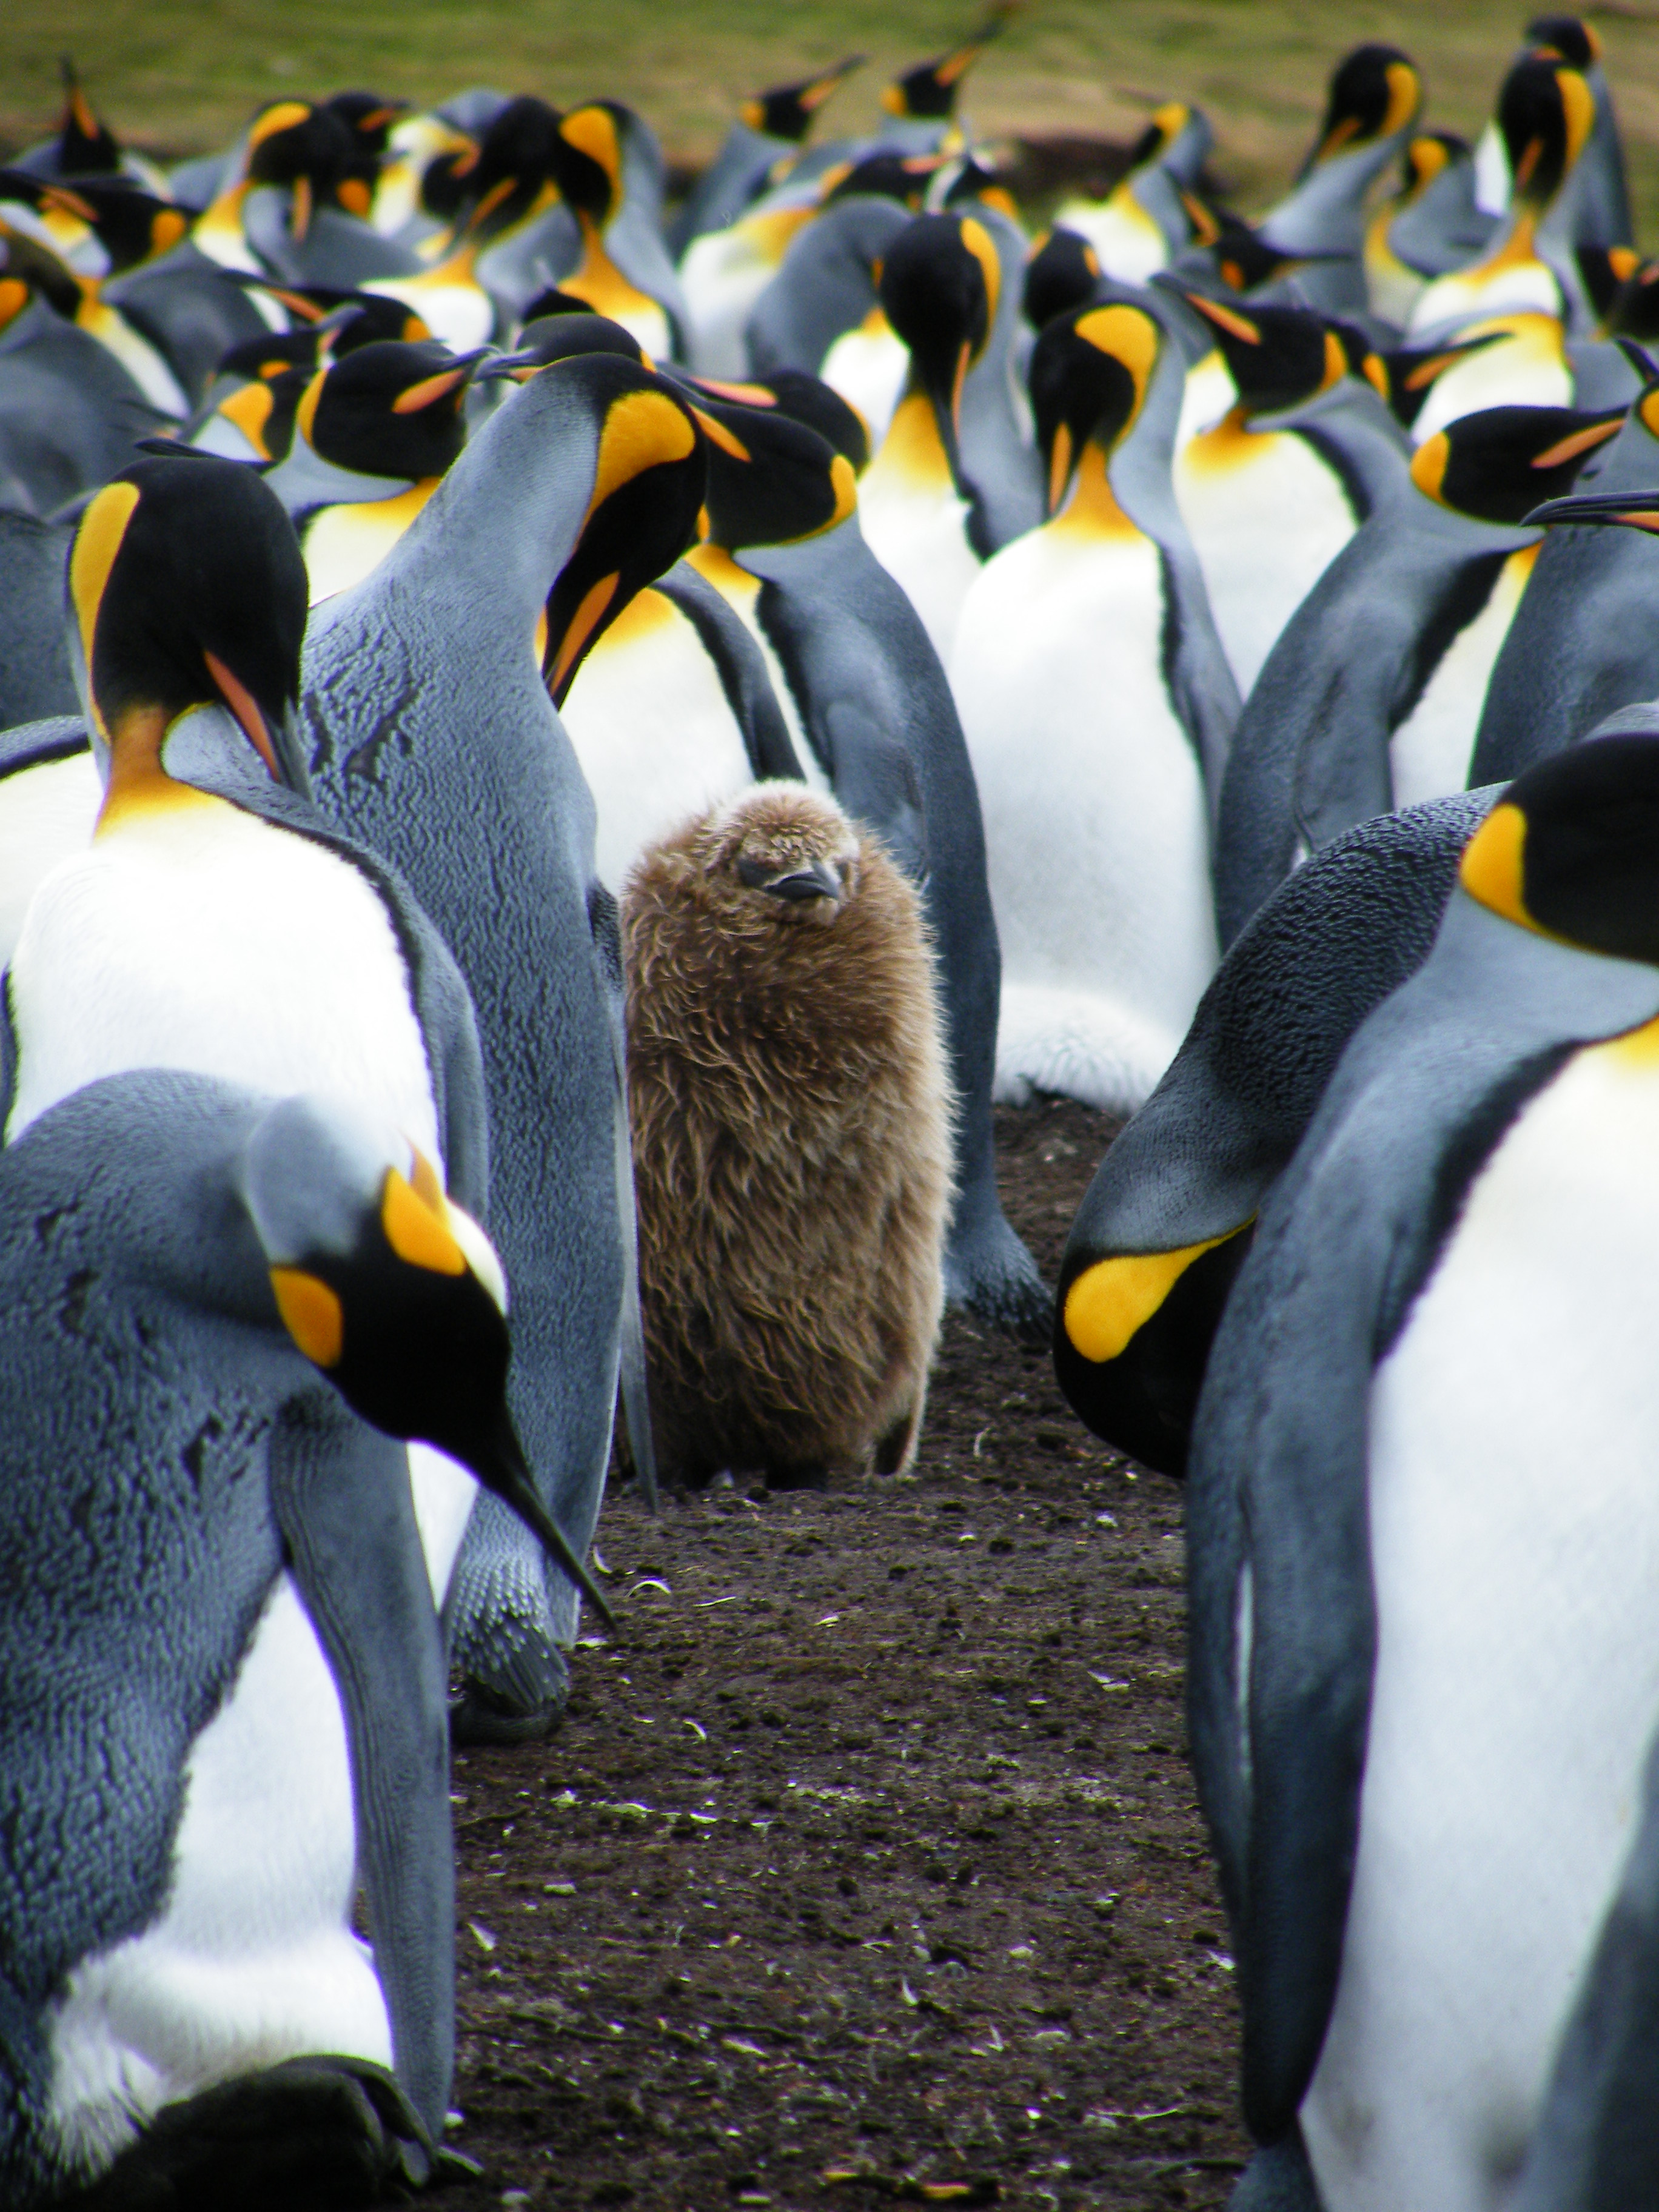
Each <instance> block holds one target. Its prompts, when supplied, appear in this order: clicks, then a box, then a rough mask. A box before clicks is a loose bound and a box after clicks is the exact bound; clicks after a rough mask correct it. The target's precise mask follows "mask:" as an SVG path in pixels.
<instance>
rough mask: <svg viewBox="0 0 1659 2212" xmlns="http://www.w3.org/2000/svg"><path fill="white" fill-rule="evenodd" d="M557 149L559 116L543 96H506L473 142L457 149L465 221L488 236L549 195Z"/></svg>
mask: <svg viewBox="0 0 1659 2212" xmlns="http://www.w3.org/2000/svg"><path fill="white" fill-rule="evenodd" d="M558 155H559V116H558V111H557V109H556V108H552V107H550V106H548V104H547V102H546V101H545V100H537V99H534V98H532V96H531V95H530V94H524V95H522V96H521V97H520V98H519V99H517V100H508V101H507V105H506V106H505V107H503V108H502V109H501V112H500V113H499V114H498V115H497V116H496V117H495V119H494V120H493V121H492V122H491V124H490V125H489V129H488V130H487V131H485V132H484V135H483V138H482V139H481V140H480V141H479V143H478V151H477V158H476V159H475V160H469V159H468V157H466V156H465V155H463V156H461V157H459V159H460V161H461V162H462V163H464V164H465V167H464V168H463V170H462V176H461V181H462V193H461V197H462V199H464V200H465V202H466V203H467V204H468V205H467V218H466V219H467V227H468V228H469V229H470V230H472V231H475V232H477V234H479V235H481V236H483V237H489V236H491V235H493V234H495V233H496V232H498V231H501V230H505V229H507V228H508V227H509V226H510V225H511V224H513V223H515V222H518V221H519V220H520V218H521V217H522V216H526V215H528V214H529V213H530V212H531V211H532V209H534V208H535V207H536V206H537V205H538V204H540V203H545V202H550V200H551V198H552V185H553V179H554V177H555V176H556V173H557V161H558Z"/></svg>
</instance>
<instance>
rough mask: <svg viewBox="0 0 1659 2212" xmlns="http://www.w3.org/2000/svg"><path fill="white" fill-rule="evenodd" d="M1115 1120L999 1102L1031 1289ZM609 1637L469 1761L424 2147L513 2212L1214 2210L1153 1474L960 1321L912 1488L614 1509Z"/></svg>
mask: <svg viewBox="0 0 1659 2212" xmlns="http://www.w3.org/2000/svg"><path fill="white" fill-rule="evenodd" d="M1109 1132H1110V1124H1109V1123H1108V1122H1106V1121H1103V1119H1102V1118H1101V1117H1100V1116H1098V1115H1092V1114H1090V1113H1088V1112H1086V1111H1085V1109H1082V1108H1080V1107H1077V1106H1073V1105H1069V1104H1062V1103H1040V1104H1037V1105H1035V1106H1032V1107H1030V1108H1027V1109H1021V1110H1019V1111H1018V1112H1012V1111H1010V1112H1005V1113H1004V1114H1002V1115H1000V1131H999V1134H1000V1148H1001V1154H1002V1161H1003V1188H1004V1195H1005V1200H1006V1204H1007V1207H1008V1211H1009V1213H1010V1215H1011V1217H1012V1219H1013V1220H1014V1222H1015V1223H1016V1224H1017V1225H1018V1227H1019V1229H1020V1230H1021V1231H1022V1232H1023V1233H1024V1235H1025V1236H1026V1237H1027V1238H1028V1239H1029V1240H1030V1243H1031V1245H1032V1248H1033V1249H1034V1250H1035V1251H1036V1255H1037V1257H1038V1259H1039V1260H1040V1261H1041V1262H1042V1265H1043V1267H1044V1268H1045V1270H1046V1271H1047V1272H1048V1273H1049V1274H1050V1276H1051V1277H1052V1273H1053V1271H1054V1266H1055V1263H1056V1261H1058V1258H1059V1255H1060V1245H1061V1243H1062V1242H1063V1240H1064V1237H1065V1233H1066V1228H1067V1226H1068V1225H1069V1224H1070V1221H1071V1218H1072V1215H1073V1211H1074V1209H1075V1207H1076V1205H1077V1201H1078V1200H1079V1197H1080V1196H1081V1194H1082V1193H1083V1190H1084V1189H1085V1186H1086V1184H1087V1182H1088V1179H1089V1176H1090V1175H1091V1173H1092V1171H1093V1169H1094V1166H1095V1163H1096V1161H1097V1158H1098V1157H1099V1155H1100V1152H1102V1150H1103V1148H1104V1144H1105V1141H1106V1139H1107V1137H1108V1135H1109ZM600 1549H601V1553H602V1554H603V1557H604V1559H605V1564H606V1565H607V1566H608V1567H609V1568H610V1570H611V1574H612V1577H613V1583H612V1586H613V1588H614V1589H616V1590H617V1592H618V1593H619V1595H620V1599H621V1602H622V1607H623V1611H624V1612H625V1613H626V1616H627V1637H626V1640H625V1642H623V1643H622V1644H616V1645H612V1646H610V1647H600V1646H589V1647H588V1648H586V1649H584V1650H582V1651H581V1652H580V1655H579V1663H578V1666H577V1668H576V1671H575V1689H574V1695H573V1697H572V1699H571V1703H570V1707H569V1712H568V1718H567V1720H566V1722H565V1725H564V1727H563V1729H562V1732H561V1733H560V1734H559V1735H556V1737H554V1738H553V1739H552V1740H551V1741H549V1742H547V1743H544V1744H539V1745H535V1746H532V1747H529V1748H527V1749H522V1750H516V1751H499V1752H495V1751H491V1752H480V1751H477V1750H473V1751H471V1752H468V1753H464V1754H463V1755H461V1756H460V1757H459V1759H457V1762H456V1771H455V1779H454V1790H455V1796H456V1804H455V1820H456V1830H457V1835H458V1838H459V1853H460V1921H459V1966H460V2021H459V2075H458V2081H457V2087H456V2095H455V2101H456V2104H457V2105H458V2106H459V2107H460V2109H461V2111H462V2112H463V2113H464V2116H465V2117H464V2118H463V2120H462V2121H461V2123H460V2124H459V2126H458V2127H456V2128H455V2129H454V2130H453V2131H452V2134H451V2137H450V2140H451V2141H452V2142H453V2143H454V2144H455V2145H456V2146H457V2148H459V2149H461V2150H464V2151H465V2152H466V2153H467V2154H469V2155H471V2157H473V2158H474V2159H477V2160H479V2161H480V2163H481V2164H482V2165H483V2167H484V2170H485V2179H484V2180H483V2181H481V2182H479V2183H477V2184H475V2185H471V2186H464V2187H462V2188H459V2189H457V2190H456V2191H453V2194H451V2195H450V2196H449V2197H447V2198H446V2200H445V2201H446V2202H447V2203H449V2204H451V2205H453V2207H455V2208H456V2212H473V2208H475V2207H478V2208H482V2207H483V2206H485V2205H491V2206H494V2205H498V2204H506V2205H509V2206H513V2205H522V2206H526V2207H542V2206H547V2207H555V2206H556V2207H559V2208H567V2207H568V2208H575V2207H578V2206H580V2207H586V2206H590V2205H593V2206H602V2205H616V2206H634V2207H636V2208H638V2212H714V2208H726V2207H730V2206H733V2205H757V2206H758V2205H771V2206H775V2207H778V2208H780V2212H783V2208H802V2207H806V2206H809V2205H811V2206H823V2207H825V2208H829V2212H841V2209H842V2208H845V2212H867V2208H872V2207H874V2206H877V2205H879V2204H882V2203H888V2202H890V2201H892V2200H894V2199H895V2198H899V2199H908V2200H913V2201H921V2202H937V2203H964V2204H967V2203H991V2202H994V2201H995V2202H1000V2203H1004V2204H1006V2205H1012V2206H1021V2207H1031V2208H1036V2207H1039V2206H1040V2207H1046V2208H1055V2212H1058V2208H1067V2212H1069V2208H1073V2207H1083V2206H1097V2205H1099V2206H1153V2207H1164V2206H1175V2205H1182V2206H1193V2207H1199V2206H1203V2207H1214V2206H1219V2205H1221V2204H1223V2203H1225V2199H1226V2197H1227V2194H1228V2191H1229V2190H1230V2188H1231V2185H1232V2182H1233V2179H1234V2178H1235V2176H1236V2174H1237V2171H1238V2167H1239V2165H1240V2163H1241V2160H1242V2158H1243V2151H1244V2144H1243V2138H1242V2136H1241V2134H1240V2131H1239V2129H1238V2126H1237V2121H1236V2118H1235V2117H1234V2101H1233V2081H1234V2050H1235V2040H1234V2039H1235V2033H1236V2029H1235V2014H1234V2007H1233V1998H1232V1987H1231V1960H1229V1959H1228V1957H1227V1955H1226V1940H1225V1923H1223V1921H1222V1918H1221V1917H1220V1910H1219V1906H1218V1901H1217V1898H1216V1892H1215V1887H1214V1882H1213V1880H1212V1875H1211V1871H1210V1866H1209V1862H1208V1859H1207V1857H1206V1852H1205V1849H1204V1844H1203V1840H1202V1833H1201V1830H1200V1823H1199V1818H1198V1814H1197V1810H1196V1808H1195V1805H1194V1796H1193V1789H1192V1783H1191V1779H1190V1778H1189V1775H1188V1770H1187V1766H1186V1764H1185V1761H1184V1759H1183V1757H1182V1706H1181V1670H1182V1613H1183V1600H1182V1542H1181V1535H1180V1500H1179V1496H1178V1493H1177V1492H1176V1488H1175V1486H1174V1485H1173V1484H1170V1483H1169V1482H1166V1481H1164V1480H1163V1479H1162V1478H1160V1477H1158V1476H1156V1475H1152V1474H1146V1473H1144V1472H1142V1473H1140V1474H1137V1473H1136V1471H1135V1470H1134V1469H1133V1468H1129V1467H1127V1466H1126V1465H1125V1464H1124V1463H1123V1462H1121V1460H1115V1459H1114V1458H1112V1457H1111V1456H1110V1455H1109V1454H1107V1453H1106V1452H1105V1451H1104V1450H1103V1449H1102V1447H1100V1446H1099V1445H1098V1444H1097V1443H1095V1442H1094V1440H1093V1439H1092V1438H1091V1437H1089V1436H1087V1435H1086V1433H1085V1431H1083V1430H1082V1429H1081V1428H1080V1427H1079V1425H1078V1424H1077V1422H1076V1421H1075V1419H1073V1416H1072V1415H1071V1413H1069V1411H1068V1410H1067V1409H1066V1407H1065V1405H1064V1402H1063V1401H1061V1399H1060V1396H1059V1394H1058V1392H1057V1391H1056V1389H1055V1388H1054V1378H1053V1370H1052V1368H1051V1366H1050V1363H1049V1360H1048V1355H1047V1353H1046V1352H1045V1353H1041V1354H1040V1353H1037V1352H1024V1351H1022V1350H1020V1349H1019V1348H1018V1347H1017V1346H1013V1345H1012V1344H1009V1343H1007V1342H1006V1341H1005V1340H1002V1339H1000V1338H999V1337H995V1336H992V1335H988V1334H981V1333H979V1332H978V1331H976V1330H975V1329H974V1328H970V1327H969V1326H967V1325H966V1324H964V1323H963V1322H962V1321H961V1320H960V1319H957V1318H952V1320H951V1322H950V1323H949V1324H948V1327H947V1331H946V1335H945V1346H944V1350H943V1353H942V1357H941V1358H940V1362H939V1369H938V1372H937V1374H936V1376H935V1379H934V1383H933V1401H932V1405H931V1407H930V1417H929V1420H928V1425H927V1436H926V1438H925V1441H924V1443H923V1447H922V1451H921V1460H920V1462H919V1465H918V1468H917V1470H916V1474H915V1478H914V1479H906V1480H899V1481H893V1480H869V1481H865V1482H860V1483H854V1484H848V1485H847V1486H843V1487H842V1488H839V1489H836V1490H832V1491H830V1492H827V1493H824V1494H821V1495H805V1496H803V1495H799V1494H796V1495H791V1496H781V1497H773V1496H767V1495H764V1494H762V1495H757V1496H754V1497H747V1496H744V1495H743V1494H741V1493H734V1492H730V1491H727V1492H724V1493H717V1494H714V1495H712V1496H710V1497H708V1498H701V1499H692V1500H683V1501H680V1502H675V1503H670V1504H668V1505H667V1506H666V1507H665V1511H664V1515H663V1517H662V1519H661V1520H660V1521H659V1522H652V1521H651V1520H650V1519H648V1518H647V1516H646V1515H645V1514H644V1512H643V1511H642V1510H641V1509H640V1507H639V1506H638V1505H637V1504H635V1502H634V1500H633V1499H632V1498H631V1497H629V1496H627V1495H623V1496H620V1497H614V1498H613V1500H612V1502H611V1504H610V1505H609V1506H608V1507H607V1510H606V1516H605V1524H604V1528H603V1529H602V1532H601V1537H600Z"/></svg>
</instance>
